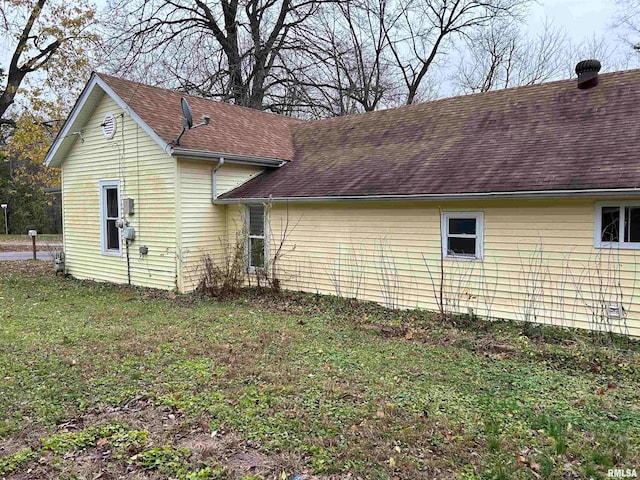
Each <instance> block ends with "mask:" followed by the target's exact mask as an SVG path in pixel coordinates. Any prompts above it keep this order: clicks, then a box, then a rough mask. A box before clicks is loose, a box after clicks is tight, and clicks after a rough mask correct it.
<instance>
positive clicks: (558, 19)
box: [531, 0, 616, 42]
mask: <svg viewBox="0 0 640 480" xmlns="http://www.w3.org/2000/svg"><path fill="white" fill-rule="evenodd" d="M531 10H532V14H533V15H532V17H535V18H536V22H532V23H533V25H532V26H535V25H536V23H537V24H538V25H539V23H540V21H541V19H544V18H545V17H546V18H548V19H550V20H552V21H553V23H554V24H556V25H559V26H562V27H564V28H565V29H566V31H567V34H568V35H569V37H570V38H571V39H572V40H573V41H575V42H578V41H581V40H583V39H584V37H585V36H586V37H589V36H592V35H593V34H596V35H598V36H600V35H606V34H607V33H609V34H610V32H608V30H609V26H610V24H611V23H612V22H613V17H614V14H615V11H616V7H615V5H614V3H613V1H612V0H539V4H538V5H534V6H533V8H532V9H531Z"/></svg>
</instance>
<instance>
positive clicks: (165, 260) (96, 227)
mask: <svg viewBox="0 0 640 480" xmlns="http://www.w3.org/2000/svg"><path fill="white" fill-rule="evenodd" d="M107 113H111V114H113V115H114V116H115V117H116V121H117V131H116V133H115V136H114V137H113V138H112V139H111V140H107V139H106V138H105V137H104V135H103V133H102V128H101V126H100V124H101V123H102V122H103V120H104V116H105V115H106V114H107ZM122 113H123V111H122V109H120V107H118V105H117V104H116V103H115V102H114V101H112V100H111V99H110V98H109V97H107V96H105V97H104V98H103V99H102V101H101V102H100V104H99V105H98V106H97V107H96V110H95V112H94V114H93V116H92V117H91V119H90V120H89V122H88V123H87V125H85V126H84V128H83V129H82V138H80V136H79V135H78V138H77V140H76V142H75V144H74V146H73V148H72V149H71V151H70V153H69V155H68V156H67V157H66V159H65V161H64V163H63V165H62V175H63V183H62V185H63V187H62V188H63V210H64V250H65V254H66V267H67V271H68V272H69V273H70V274H71V275H73V276H75V277H77V278H86V279H94V280H98V281H110V282H115V283H126V282H127V260H126V251H125V242H124V240H122V242H121V243H122V256H108V255H103V254H102V253H101V243H100V239H101V223H100V191H99V183H100V181H101V180H119V181H120V198H121V199H124V198H133V199H134V201H135V214H134V215H133V216H129V217H127V218H128V220H129V222H130V226H132V227H134V228H135V230H136V239H135V241H134V242H133V243H132V244H131V246H130V265H131V283H132V284H135V285H141V286H149V287H156V288H163V289H172V288H175V284H176V260H175V250H176V228H175V186H174V184H175V171H176V162H175V159H173V158H172V157H171V156H169V155H167V154H166V153H165V152H164V151H163V150H162V148H160V147H159V146H158V145H157V144H156V143H155V142H154V141H153V140H152V139H151V138H150V137H149V136H148V135H147V134H146V133H145V132H144V131H143V130H142V129H141V128H139V127H138V126H137V125H136V124H135V122H133V121H132V120H131V119H130V118H129V117H128V116H127V115H126V114H125V115H124V116H121V114H122ZM142 245H146V246H147V247H148V248H149V254H148V255H146V256H144V257H140V255H139V253H138V247H140V246H142Z"/></svg>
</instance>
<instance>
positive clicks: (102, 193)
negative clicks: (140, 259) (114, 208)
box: [99, 180, 122, 257]
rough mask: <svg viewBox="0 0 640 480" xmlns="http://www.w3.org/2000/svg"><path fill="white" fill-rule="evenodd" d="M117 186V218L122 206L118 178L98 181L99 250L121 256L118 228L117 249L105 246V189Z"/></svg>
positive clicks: (120, 236) (104, 253) (120, 238)
mask: <svg viewBox="0 0 640 480" xmlns="http://www.w3.org/2000/svg"><path fill="white" fill-rule="evenodd" d="M113 187H116V188H117V192H118V218H120V217H121V216H122V206H121V204H120V180H100V182H99V189H100V191H99V198H100V252H101V253H102V255H108V256H111V257H121V256H122V232H121V231H120V230H118V237H119V240H120V241H119V243H118V247H119V248H118V250H113V249H111V250H110V249H108V248H107V238H106V237H107V222H106V211H105V201H106V195H105V191H106V189H107V188H113Z"/></svg>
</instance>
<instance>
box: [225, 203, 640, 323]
mask: <svg viewBox="0 0 640 480" xmlns="http://www.w3.org/2000/svg"><path fill="white" fill-rule="evenodd" d="M594 206H595V200H554V201H551V200H549V201H534V200H530V201H523V200H520V201H484V202H444V203H441V204H440V205H438V204H436V203H419V202H380V203H351V204H346V203H340V204H338V203H335V204H328V203H317V204H311V203H309V204H296V203H291V204H289V206H288V209H287V207H286V206H285V205H283V204H274V205H273V206H272V207H271V211H270V225H271V227H270V228H271V232H270V243H271V246H270V250H271V255H272V256H273V254H274V252H275V250H276V249H277V247H278V245H279V243H280V240H281V239H282V235H283V229H284V225H286V224H287V210H288V223H289V230H290V232H289V235H288V238H287V241H286V242H285V244H284V247H283V250H284V251H285V252H286V255H285V256H284V257H283V258H282V259H281V260H280V262H279V264H278V265H277V267H278V276H279V277H280V279H281V281H282V282H283V284H284V286H285V287H286V288H289V289H293V290H303V291H308V292H318V293H328V294H340V295H343V296H346V297H358V298H360V299H364V300H372V301H376V302H380V303H383V304H386V305H389V306H393V307H401V308H415V307H420V308H429V309H436V308H437V304H436V297H437V296H438V292H439V285H440V280H439V279H440V263H439V259H440V248H441V247H440V245H441V243H440V237H441V234H440V212H441V211H442V212H445V211H446V212H457V211H472V212H483V213H484V259H483V260H481V261H469V260H466V261H465V260H453V259H445V260H444V263H443V265H444V277H445V281H444V282H443V285H444V287H443V291H444V292H443V293H444V295H443V296H444V298H445V304H446V305H445V307H446V309H447V310H450V311H455V312H459V313H468V312H471V311H472V312H473V313H474V314H477V315H480V316H490V317H499V318H508V319H516V320H530V321H536V322H540V323H553V324H558V325H566V326H571V327H580V328H596V329H603V330H613V331H616V332H620V333H630V334H632V335H636V336H640V294H638V295H637V294H636V290H638V287H640V283H639V282H638V280H637V278H638V274H639V273H640V272H639V270H640V268H638V267H637V266H636V263H637V260H639V259H640V252H638V251H636V250H610V249H598V248H594V246H593V237H594V232H593V229H594ZM230 208H232V207H230ZM230 217H234V218H236V217H237V215H235V216H234V215H232V214H230ZM427 265H428V268H427ZM618 266H620V267H618ZM429 271H430V272H431V274H430V273H429ZM618 285H619V286H618ZM434 289H435V294H434ZM639 291H640V290H639ZM603 301H604V302H605V303H616V302H622V304H623V305H624V308H625V309H626V311H627V318H626V321H624V320H622V321H621V320H617V319H608V320H607V319H605V318H602V316H601V313H602V312H601V311H600V308H599V306H600V305H601V304H602V302H603Z"/></svg>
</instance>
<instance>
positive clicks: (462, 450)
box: [0, 262, 640, 480]
mask: <svg viewBox="0 0 640 480" xmlns="http://www.w3.org/2000/svg"><path fill="white" fill-rule="evenodd" d="M43 263H44V262H43ZM49 272H50V265H49V263H48V262H46V263H44V265H41V264H40V262H33V263H32V262H25V263H19V262H11V263H9V262H5V263H4V264H0V305H1V307H0V309H2V310H1V311H2V315H0V317H1V320H0V321H1V324H0V329H1V330H0V382H1V383H0V412H4V415H3V417H2V419H1V420H0V478H3V477H4V478H20V479H22V478H25V479H26V478H185V479H206V478H220V479H226V478H244V479H247V480H248V479H253V480H257V479H261V478H264V479H267V478H274V479H276V478H277V479H282V480H285V479H293V478H295V477H296V476H297V477H299V478H300V479H311V478H352V479H353V478H367V479H396V478H397V479H413V478H425V479H465V480H472V479H529V478H531V479H539V478H548V479H565V478H567V479H569V478H571V479H573V478H581V479H588V478H590V477H592V478H606V475H607V471H608V469H609V468H614V467H615V468H629V469H631V468H636V469H639V470H640V434H639V432H640V388H639V385H640V382H639V380H640V354H639V353H638V352H639V351H640V349H639V348H638V347H637V345H635V344H634V343H629V344H627V347H628V349H629V350H630V351H625V352H621V351H616V350H613V349H610V348H607V349H605V348H602V347H598V346H595V345H592V344H590V343H589V342H588V341H587V340H585V339H584V338H582V337H578V336H576V334H574V333H566V332H559V331H558V332H553V331H545V332H544V336H541V333H540V332H541V329H538V328H528V327H522V326H518V325H513V324H508V323H498V322H494V323H485V322H480V321H477V320H473V321H468V322H466V323H463V324H461V325H458V326H456V327H453V326H451V325H442V324H441V322H438V321H436V320H435V319H431V318H430V317H429V316H428V315H426V314H425V313H424V312H392V311H388V310H385V309H383V308H380V307H376V306H373V305H367V304H358V303H355V302H348V301H343V300H338V299H334V298H330V297H318V296H313V295H291V294H287V295H280V296H274V295H260V294H258V293H256V292H247V293H246V295H244V296H242V297H238V298H235V299H230V300H225V301H216V300H213V299H208V298H201V297H198V296H195V295H192V296H181V295H175V294H170V293H164V292H157V291H153V290H141V289H130V288H124V287H117V286H113V285H103V284H95V283H90V282H80V281H76V280H72V279H64V278H55V277H53V276H52V275H51V274H50V273H49ZM541 338H544V339H545V341H542V340H541ZM99 474H102V475H101V476H98V475H99Z"/></svg>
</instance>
